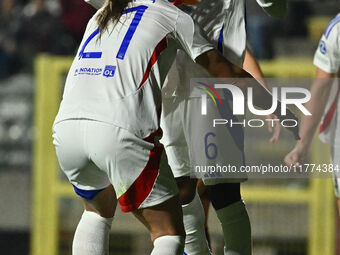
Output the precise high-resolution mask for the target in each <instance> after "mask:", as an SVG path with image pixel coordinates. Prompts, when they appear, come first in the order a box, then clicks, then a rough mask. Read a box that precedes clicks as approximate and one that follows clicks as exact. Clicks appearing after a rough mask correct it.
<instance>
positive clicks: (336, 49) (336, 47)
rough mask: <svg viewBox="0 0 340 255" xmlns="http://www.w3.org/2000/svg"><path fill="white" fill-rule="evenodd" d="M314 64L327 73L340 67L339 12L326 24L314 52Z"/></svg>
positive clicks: (336, 70) (333, 71)
mask: <svg viewBox="0 0 340 255" xmlns="http://www.w3.org/2000/svg"><path fill="white" fill-rule="evenodd" d="M314 65H315V66H317V67H318V68H320V69H322V70H323V71H325V72H327V73H338V72H339V69H340V13H339V14H338V15H337V16H336V17H335V18H334V19H333V20H332V21H331V22H330V23H329V24H328V26H327V28H326V30H325V32H324V34H323V35H322V38H321V40H320V43H319V47H318V49H317V51H316V52H315V56H314Z"/></svg>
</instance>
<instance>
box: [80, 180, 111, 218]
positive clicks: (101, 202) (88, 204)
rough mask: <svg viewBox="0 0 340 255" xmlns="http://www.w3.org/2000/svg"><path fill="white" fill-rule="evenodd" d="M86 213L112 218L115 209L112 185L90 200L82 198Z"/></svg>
mask: <svg viewBox="0 0 340 255" xmlns="http://www.w3.org/2000/svg"><path fill="white" fill-rule="evenodd" d="M83 202H84V206H85V210H86V211H90V212H95V213H97V214H99V215H100V216H102V217H104V218H112V217H113V216H114V214H115V211H116V208H117V198H116V193H115V190H114V188H113V186H112V185H110V186H108V187H107V188H105V189H104V190H102V191H101V192H99V193H98V194H97V195H96V196H95V197H94V198H93V199H92V200H87V199H85V198H83Z"/></svg>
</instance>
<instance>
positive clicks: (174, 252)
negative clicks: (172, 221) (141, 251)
mask: <svg viewBox="0 0 340 255" xmlns="http://www.w3.org/2000/svg"><path fill="white" fill-rule="evenodd" d="M153 246H154V247H153V250H152V252H151V255H183V252H184V237H183V236H161V237H158V238H156V240H155V241H154V242H153Z"/></svg>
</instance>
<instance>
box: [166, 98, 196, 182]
mask: <svg viewBox="0 0 340 255" xmlns="http://www.w3.org/2000/svg"><path fill="white" fill-rule="evenodd" d="M184 103H185V102H184V100H183V99H181V98H180V97H171V98H164V99H163V104H162V117H161V127H162V129H163V137H162V139H161V142H162V143H163V144H164V148H165V151H166V155H167V157H168V162H169V165H170V167H171V170H172V172H173V174H174V176H175V177H176V178H177V177H182V176H189V175H190V164H189V152H188V144H187V140H186V136H185V128H186V127H185V126H184V122H183V116H184V114H185V112H184V110H185V109H184Z"/></svg>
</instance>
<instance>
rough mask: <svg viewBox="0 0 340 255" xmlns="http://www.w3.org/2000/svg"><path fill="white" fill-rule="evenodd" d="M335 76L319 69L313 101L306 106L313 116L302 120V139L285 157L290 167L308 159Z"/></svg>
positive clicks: (312, 93) (313, 88) (303, 117)
mask: <svg viewBox="0 0 340 255" xmlns="http://www.w3.org/2000/svg"><path fill="white" fill-rule="evenodd" d="M335 76H336V75H335V74H331V73H327V72H325V71H323V70H321V69H320V68H317V71H316V79H315V81H314V84H313V85H312V88H311V100H310V101H309V102H308V103H306V104H305V107H306V108H307V110H308V111H309V112H310V113H311V114H312V115H311V116H305V115H303V116H302V118H301V127H300V137H301V140H299V141H298V142H297V143H296V146H295V148H294V149H293V150H292V151H291V152H290V153H288V154H287V156H286V157H285V163H286V164H288V165H299V164H301V163H302V162H304V160H305V159H306V157H307V155H308V152H309V149H310V146H311V143H312V140H313V137H314V134H315V131H316V129H317V128H318V126H319V124H320V121H321V118H322V115H323V113H324V111H325V108H326V104H327V101H328V98H329V95H330V91H331V88H332V82H333V79H332V78H335Z"/></svg>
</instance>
